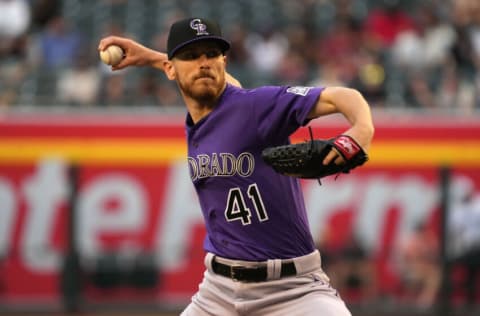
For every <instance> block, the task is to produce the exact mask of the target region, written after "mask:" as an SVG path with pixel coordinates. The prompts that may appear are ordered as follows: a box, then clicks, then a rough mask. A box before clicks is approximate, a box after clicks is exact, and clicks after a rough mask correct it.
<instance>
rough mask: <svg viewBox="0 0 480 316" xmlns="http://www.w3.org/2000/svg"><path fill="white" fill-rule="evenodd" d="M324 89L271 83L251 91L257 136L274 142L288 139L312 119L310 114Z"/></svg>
mask: <svg viewBox="0 0 480 316" xmlns="http://www.w3.org/2000/svg"><path fill="white" fill-rule="evenodd" d="M322 90H323V88H313V87H288V86H268V87H261V88H258V89H254V90H252V91H251V93H253V94H254V95H255V97H253V98H252V99H253V104H252V105H253V110H252V114H253V115H254V117H255V120H256V122H257V128H258V131H257V132H258V136H259V137H260V138H262V139H263V140H266V139H272V140H274V141H279V140H283V139H285V138H288V137H289V136H290V135H291V134H292V133H293V132H295V130H297V129H298V128H299V127H300V126H304V125H306V124H307V123H308V122H309V119H308V118H307V116H308V113H310V110H311V109H312V108H313V106H314V105H315V104H316V103H317V101H318V98H319V97H320V94H321V92H322ZM272 137H273V138H272Z"/></svg>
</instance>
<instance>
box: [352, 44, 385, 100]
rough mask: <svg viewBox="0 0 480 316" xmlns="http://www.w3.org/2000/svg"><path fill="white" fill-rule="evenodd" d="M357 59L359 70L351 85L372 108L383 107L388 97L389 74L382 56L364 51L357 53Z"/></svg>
mask: <svg viewBox="0 0 480 316" xmlns="http://www.w3.org/2000/svg"><path fill="white" fill-rule="evenodd" d="M356 58H357V59H358V60H357V63H358V65H357V67H358V69H357V72H356V74H355V77H354V78H352V80H351V82H350V83H349V85H350V86H352V87H353V88H356V89H358V90H359V91H360V92H361V93H362V94H363V95H364V97H365V99H366V100H367V101H368V102H369V103H370V105H371V106H374V107H383V106H384V101H385V98H386V95H387V92H386V79H387V73H386V71H385V68H384V66H383V63H382V62H381V60H380V56H379V55H378V54H377V52H375V51H367V50H365V49H363V50H359V51H357V54H356Z"/></svg>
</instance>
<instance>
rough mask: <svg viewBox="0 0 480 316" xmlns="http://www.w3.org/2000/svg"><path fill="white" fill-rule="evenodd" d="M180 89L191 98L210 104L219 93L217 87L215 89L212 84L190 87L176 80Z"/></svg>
mask: <svg viewBox="0 0 480 316" xmlns="http://www.w3.org/2000/svg"><path fill="white" fill-rule="evenodd" d="M178 85H179V87H180V89H181V90H182V92H183V94H184V95H185V96H186V97H188V98H191V99H194V100H196V101H198V102H199V103H204V104H211V103H213V102H215V101H216V100H217V98H218V96H219V94H220V91H217V90H218V89H215V87H214V86H207V87H204V88H200V87H192V86H191V85H190V86H187V85H185V84H182V83H181V82H178Z"/></svg>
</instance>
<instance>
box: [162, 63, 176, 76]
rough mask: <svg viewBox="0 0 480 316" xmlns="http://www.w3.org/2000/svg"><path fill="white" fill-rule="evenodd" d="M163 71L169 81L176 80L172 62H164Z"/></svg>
mask: <svg viewBox="0 0 480 316" xmlns="http://www.w3.org/2000/svg"><path fill="white" fill-rule="evenodd" d="M163 71H164V72H165V74H166V75H167V78H168V79H169V80H175V79H176V76H175V68H174V67H173V64H172V62H171V61H170V60H166V61H164V62H163Z"/></svg>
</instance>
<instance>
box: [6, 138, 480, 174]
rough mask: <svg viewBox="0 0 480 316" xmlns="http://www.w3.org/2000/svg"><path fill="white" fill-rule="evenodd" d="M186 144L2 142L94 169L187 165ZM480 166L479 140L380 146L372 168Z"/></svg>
mask: <svg viewBox="0 0 480 316" xmlns="http://www.w3.org/2000/svg"><path fill="white" fill-rule="evenodd" d="M185 156H186V145H185V142H184V140H183V139H181V140H180V139H178V140H175V139H156V140H152V139H131V138H128V139H117V138H115V139H105V138H103V139H102V138H98V139H88V140H86V139H81V138H80V139H79V138H68V139H48V138H46V139H25V138H22V139H18V138H17V139H15V138H12V139H2V141H1V142H0V163H3V164H5V163H6V164H15V163H33V162H35V161H37V160H39V159H44V158H48V157H61V158H64V159H67V160H71V161H74V162H87V163H95V164H111V165H115V164H125V163H134V164H138V163H141V164H168V163H172V162H174V161H178V160H185ZM439 164H451V165H457V166H480V141H471V140H469V141H457V142H441V141H422V140H416V141H388V142H387V141H377V142H374V143H373V145H372V148H371V150H370V161H369V163H368V164H367V165H368V166H379V167H383V166H385V167H405V166H437V165H439Z"/></svg>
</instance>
